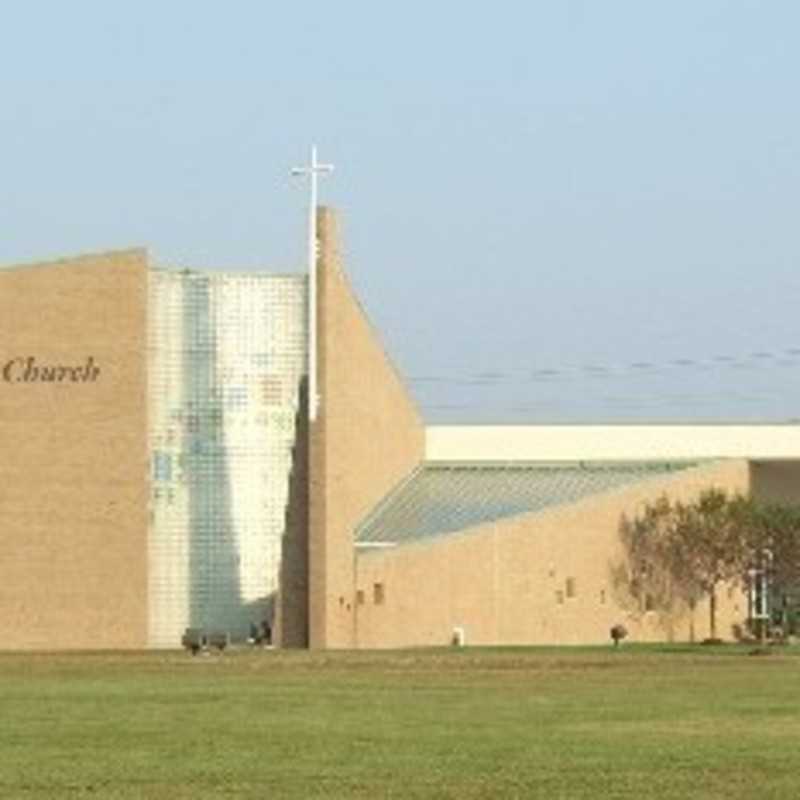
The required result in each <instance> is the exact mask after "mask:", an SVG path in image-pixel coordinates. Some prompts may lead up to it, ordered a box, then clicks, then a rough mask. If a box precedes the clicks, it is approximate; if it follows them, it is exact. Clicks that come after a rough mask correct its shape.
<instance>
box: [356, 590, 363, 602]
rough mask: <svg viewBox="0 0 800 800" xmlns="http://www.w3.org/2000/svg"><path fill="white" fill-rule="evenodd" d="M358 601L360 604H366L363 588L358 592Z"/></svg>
mask: <svg viewBox="0 0 800 800" xmlns="http://www.w3.org/2000/svg"><path fill="white" fill-rule="evenodd" d="M356 603H358V605H360V606H363V605H364V590H363V589H359V590H358V591H357V592H356Z"/></svg>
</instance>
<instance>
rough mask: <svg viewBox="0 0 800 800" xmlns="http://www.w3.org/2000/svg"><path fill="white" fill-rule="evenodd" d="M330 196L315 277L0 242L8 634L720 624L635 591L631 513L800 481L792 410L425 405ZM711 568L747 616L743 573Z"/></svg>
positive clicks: (783, 491)
mask: <svg viewBox="0 0 800 800" xmlns="http://www.w3.org/2000/svg"><path fill="white" fill-rule="evenodd" d="M316 214H317V216H316V219H317V226H318V227H317V237H318V248H317V253H318V255H317V258H316V263H315V265H314V269H315V274H314V280H313V281H311V282H310V281H309V277H308V276H306V275H303V274H299V273H295V274H287V275H278V274H271V273H268V272H258V271H249V272H233V271H228V270H225V271H217V272H210V271H201V270H195V269H192V268H186V269H163V268H160V267H158V266H157V265H154V264H152V263H151V262H150V260H149V258H148V255H147V253H146V252H145V251H143V250H127V251H117V252H109V253H101V254H96V255H87V256H79V257H75V258H68V259H64V260H62V261H56V262H48V263H42V264H30V265H22V266H7V267H0V449H1V450H2V453H3V458H2V460H1V461H0V541H2V557H0V620H2V628H0V648H2V649H4V650H28V649H31V650H32V649H39V650H54V649H93V650H96V649H141V648H175V647H179V646H180V642H181V637H182V635H183V633H184V631H185V630H186V629H187V628H193V629H197V630H202V631H205V632H208V633H216V634H220V635H224V636H226V637H228V638H229V640H230V641H232V642H242V641H245V640H246V639H247V638H248V636H249V635H250V633H251V632H252V631H253V630H254V629H257V630H262V629H264V628H265V627H269V629H270V630H271V632H272V634H273V641H274V643H275V644H276V645H278V646H283V647H313V648H386V647H411V646H442V645H447V644H450V643H452V642H453V641H458V642H463V643H466V644H487V645H488V644H504V645H516V644H519V645H522V644H565V643H594V642H604V641H607V639H608V631H609V628H610V627H611V626H612V625H614V624H617V623H622V624H624V625H625V626H626V628H627V629H628V630H629V632H630V636H631V638H633V639H636V640H651V641H657V640H666V639H674V640H686V639H688V638H690V637H696V638H702V637H703V636H705V635H707V616H708V615H707V612H706V611H705V610H704V609H703V608H702V607H700V608H697V609H695V610H694V612H692V613H690V612H689V611H688V610H682V611H680V612H675V613H673V614H671V615H669V616H666V615H664V614H660V613H658V612H657V611H654V610H651V609H644V608H639V607H636V605H635V604H633V603H632V602H631V600H630V598H628V597H626V596H625V594H624V590H623V588H622V587H620V586H619V585H617V584H616V582H615V580H614V574H615V566H617V565H618V564H619V561H620V558H621V557H622V553H621V549H620V547H621V546H620V543H619V536H618V531H619V525H620V521H621V519H622V517H623V515H630V514H635V513H636V512H637V511H638V510H640V509H641V508H642V507H643V505H644V504H645V503H646V502H649V501H653V500H655V499H657V498H658V497H660V496H662V495H665V494H666V495H668V496H670V497H673V498H682V499H690V498H692V497H694V496H696V495H697V494H698V493H699V492H701V491H702V490H703V489H707V488H711V487H717V488H722V489H725V490H728V491H730V492H741V493H752V494H755V495H757V496H759V497H763V498H767V499H779V500H784V501H785V500H789V501H800V426H797V425H792V424H764V425H708V424H704V425H614V426H611V425H605V426H600V425H591V424H586V425H529V426H446V425H445V426H426V424H425V422H424V420H423V419H422V417H421V415H420V413H419V411H418V409H417V407H416V405H415V403H414V401H413V398H412V397H411V396H410V395H409V392H408V391H407V389H406V386H405V384H404V381H403V379H402V377H401V376H400V375H399V374H398V372H397V371H396V369H395V368H394V367H393V365H392V363H391V361H390V359H389V357H388V356H387V354H386V353H385V352H384V349H383V347H382V346H381V344H380V338H379V335H378V333H377V332H376V331H375V329H374V328H373V326H372V325H371V324H370V322H369V319H368V318H367V316H366V314H365V312H364V309H363V308H362V307H361V305H360V303H359V301H358V299H357V297H355V295H354V293H353V291H352V289H351V287H350V284H349V282H348V279H347V275H346V272H345V267H344V264H343V263H342V256H341V252H342V251H341V246H340V239H339V231H338V222H337V216H336V214H335V213H334V212H333V211H332V210H330V209H328V208H319V209H317V212H316ZM312 285H313V291H311V290H310V289H311V287H312ZM310 304H313V305H311V306H310ZM312 325H313V331H312V330H311V329H310V327H311V326H312ZM312 334H313V335H312ZM309 365H311V367H309ZM311 373H313V375H312V377H313V380H312V381H309V377H310V374H311ZM310 409H313V410H315V411H310ZM721 595H722V596H721V597H720V602H719V609H718V626H719V630H720V632H721V633H722V634H723V635H724V636H726V637H730V636H731V633H732V630H733V627H734V626H735V625H737V624H741V623H743V622H744V620H745V618H746V616H747V614H748V607H747V598H746V597H745V596H744V594H743V593H742V591H741V590H740V589H736V588H733V587H731V588H730V589H728V590H726V591H725V592H722V593H721Z"/></svg>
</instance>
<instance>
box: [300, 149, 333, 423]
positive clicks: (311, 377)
mask: <svg viewBox="0 0 800 800" xmlns="http://www.w3.org/2000/svg"><path fill="white" fill-rule="evenodd" d="M330 172H333V164H320V163H319V162H318V161H317V148H316V145H312V146H311V163H310V164H309V165H308V166H307V167H293V168H292V170H291V174H292V175H300V176H304V177H305V176H306V175H307V176H308V177H309V178H310V179H311V180H310V184H311V197H310V200H309V205H308V419H309V421H310V422H313V421H314V420H315V419H316V418H317V408H318V406H319V394H318V392H317V250H318V246H317V178H318V176H320V175H325V174H327V173H330Z"/></svg>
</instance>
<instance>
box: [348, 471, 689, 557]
mask: <svg viewBox="0 0 800 800" xmlns="http://www.w3.org/2000/svg"><path fill="white" fill-rule="evenodd" d="M694 465H695V464H694V462H624V463H613V464H610V463H563V462H560V463H543V462H511V463H487V462H480V463H443V462H436V463H429V464H423V465H422V466H421V467H419V468H418V469H417V470H416V471H415V472H414V473H413V474H412V475H411V476H410V477H409V478H408V479H407V480H406V481H405V482H404V483H402V484H401V485H400V486H398V487H397V488H396V489H395V490H394V491H392V492H391V493H390V494H389V495H387V496H386V497H385V498H384V500H383V501H382V502H381V503H380V504H379V505H378V506H377V507H376V508H375V509H374V511H373V512H372V513H371V514H370V515H369V516H368V517H367V518H366V519H365V520H363V521H362V523H361V524H360V525H359V526H358V527H357V528H356V531H355V540H356V543H357V544H367V543H376V542H381V543H395V544H400V543H403V542H407V541H412V540H418V539H425V538H430V537H433V536H439V535H442V534H446V533H453V532H455V531H459V530H464V529H466V528H471V527H473V526H475V525H480V524H482V523H486V522H491V521H493V520H498V519H503V518H507V517H513V516H517V515H519V514H527V513H530V512H534V511H543V510H545V509H548V508H551V507H554V506H559V505H564V504H568V503H573V502H575V501H577V500H580V499H582V498H584V497H588V496H589V495H594V494H600V493H602V492H607V491H609V490H612V489H616V488H618V487H621V486H626V485H629V484H632V483H636V482H638V481H642V480H646V479H648V478H652V477H656V476H659V475H665V474H669V473H672V472H676V471H679V470H682V469H686V468H687V467H690V466H694Z"/></svg>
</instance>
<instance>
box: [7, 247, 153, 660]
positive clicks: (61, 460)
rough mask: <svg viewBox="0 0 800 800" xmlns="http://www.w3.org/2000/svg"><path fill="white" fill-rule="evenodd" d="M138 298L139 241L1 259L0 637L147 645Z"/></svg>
mask: <svg viewBox="0 0 800 800" xmlns="http://www.w3.org/2000/svg"><path fill="white" fill-rule="evenodd" d="M146 303H147V262H146V256H145V253H144V252H142V251H125V252H116V253H107V254H103V255H97V256H87V257H84V258H76V259H72V260H69V261H63V262H56V263H50V264H43V265H34V266H26V267H20V268H11V269H5V270H2V271H0V370H2V371H3V374H0V451H2V459H0V536H2V546H3V554H2V558H0V619H1V620H2V631H1V632H0V648H2V649H68V648H93V649H98V648H139V647H144V646H145V645H146V642H147V491H148V489H147V419H146V409H147V403H146V379H145V375H146V357H145V346H146V340H145V336H146V309H147V306H146ZM30 358H32V359H34V361H33V362H32V363H31V368H30V369H29V368H28V364H27V360H28V359H30ZM20 359H22V360H25V361H26V364H25V366H24V367H23V366H22V362H21V361H20ZM90 359H91V364H90V363H89V361H90ZM12 362H14V363H12ZM9 364H11V366H9ZM51 367H52V368H54V369H55V370H56V371H49V368H51ZM59 367H61V368H66V370H65V369H61V370H59ZM76 368H77V369H76ZM36 370H38V372H36ZM44 378H47V380H43V379H44Z"/></svg>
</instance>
